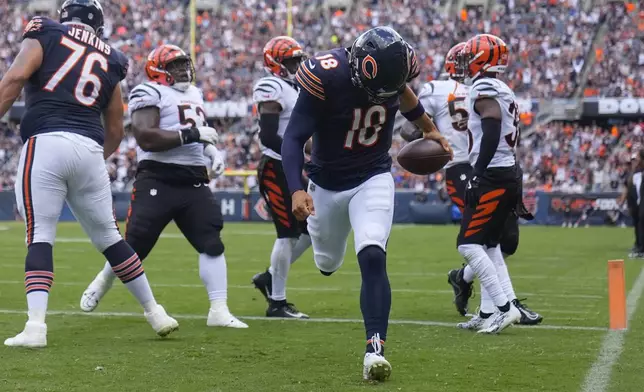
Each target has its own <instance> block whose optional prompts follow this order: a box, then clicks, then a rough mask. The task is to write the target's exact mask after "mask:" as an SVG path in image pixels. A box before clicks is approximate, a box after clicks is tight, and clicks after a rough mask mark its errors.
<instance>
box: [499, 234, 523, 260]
mask: <svg viewBox="0 0 644 392" xmlns="http://www.w3.org/2000/svg"><path fill="white" fill-rule="evenodd" d="M518 247H519V236H510V237H508V238H504V239H503V240H502V241H501V252H503V255H504V256H506V257H507V256H511V255H513V254H515V253H516V251H517V248H518Z"/></svg>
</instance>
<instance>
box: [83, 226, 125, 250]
mask: <svg viewBox="0 0 644 392" xmlns="http://www.w3.org/2000/svg"><path fill="white" fill-rule="evenodd" d="M89 238H90V240H91V241H92V244H93V245H94V247H95V248H96V250H98V251H99V252H101V253H103V252H104V251H105V249H107V248H109V247H110V246H112V245H114V244H116V243H117V242H119V241H121V240H123V237H121V234H120V233H119V231H118V229H117V228H116V226H115V227H114V228H110V229H102V230H100V231H99V230H96V231H94V232H92V233H89Z"/></svg>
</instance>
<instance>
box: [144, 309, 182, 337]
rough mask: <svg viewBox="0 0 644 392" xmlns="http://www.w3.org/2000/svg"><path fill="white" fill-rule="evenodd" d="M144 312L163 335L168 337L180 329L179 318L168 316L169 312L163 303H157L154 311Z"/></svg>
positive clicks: (154, 327) (153, 326)
mask: <svg viewBox="0 0 644 392" xmlns="http://www.w3.org/2000/svg"><path fill="white" fill-rule="evenodd" d="M144 314H145V318H146V319H147V320H148V323H150V325H151V326H152V329H154V331H155V332H156V333H157V335H159V336H161V337H166V336H168V335H170V334H171V333H172V332H174V331H176V330H178V329H179V323H178V322H177V320H175V319H173V318H172V317H170V316H168V313H166V311H165V309H164V308H163V306H161V305H157V306H156V307H155V309H154V310H153V311H151V312H145V313H144Z"/></svg>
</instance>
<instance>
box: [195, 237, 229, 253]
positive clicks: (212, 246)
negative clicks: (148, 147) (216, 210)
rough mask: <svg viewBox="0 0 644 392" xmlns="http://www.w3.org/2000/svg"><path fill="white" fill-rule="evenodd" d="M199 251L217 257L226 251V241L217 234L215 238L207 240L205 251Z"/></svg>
mask: <svg viewBox="0 0 644 392" xmlns="http://www.w3.org/2000/svg"><path fill="white" fill-rule="evenodd" d="M199 253H205V254H207V255H208V256H212V257H216V256H219V255H221V254H223V253H224V243H223V242H221V237H219V236H216V237H214V238H210V239H208V240H207V241H206V243H205V244H204V247H203V252H199Z"/></svg>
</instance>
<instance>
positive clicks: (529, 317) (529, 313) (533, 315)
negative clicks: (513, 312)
mask: <svg viewBox="0 0 644 392" xmlns="http://www.w3.org/2000/svg"><path fill="white" fill-rule="evenodd" d="M521 301H525V298H524V299H522V300H519V299H515V300H514V301H512V304H513V305H514V306H516V308H517V309H518V310H519V312H520V313H521V320H519V324H521V325H537V324H539V323H541V322H542V321H543V316H541V315H540V314H539V313H537V312H535V311H533V310H531V309H530V308H528V307H527V306H525V305H524V304H522V303H521Z"/></svg>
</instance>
